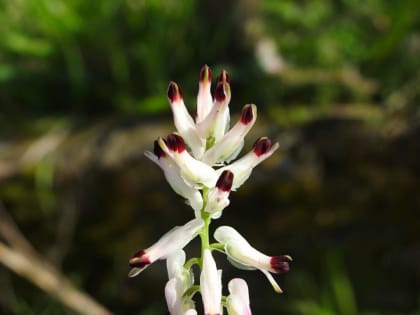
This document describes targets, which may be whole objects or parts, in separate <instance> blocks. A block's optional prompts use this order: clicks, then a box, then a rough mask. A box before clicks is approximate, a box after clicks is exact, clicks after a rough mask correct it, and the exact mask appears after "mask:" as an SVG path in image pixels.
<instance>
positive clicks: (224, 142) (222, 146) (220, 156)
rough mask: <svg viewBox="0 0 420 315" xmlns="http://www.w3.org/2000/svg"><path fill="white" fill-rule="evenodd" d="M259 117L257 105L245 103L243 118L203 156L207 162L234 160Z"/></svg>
mask: <svg viewBox="0 0 420 315" xmlns="http://www.w3.org/2000/svg"><path fill="white" fill-rule="evenodd" d="M256 119H257V107H256V106H255V105H254V104H248V105H245V107H244V109H243V111H242V116H241V119H240V120H239V121H238V122H237V123H236V124H235V126H234V127H233V128H232V129H231V130H229V132H228V133H226V134H225V135H224V136H223V138H221V140H220V141H217V142H216V143H215V145H214V146H213V147H211V148H210V149H209V150H207V151H206V152H205V153H204V155H203V158H202V161H203V162H205V163H206V164H209V165H213V164H215V163H216V162H223V161H225V160H228V159H229V160H232V159H233V158H235V157H236V156H235V154H238V153H239V150H240V148H241V147H242V146H243V141H244V137H245V135H246V134H247V133H248V132H249V130H251V128H252V126H253V125H254V123H255V121H256Z"/></svg>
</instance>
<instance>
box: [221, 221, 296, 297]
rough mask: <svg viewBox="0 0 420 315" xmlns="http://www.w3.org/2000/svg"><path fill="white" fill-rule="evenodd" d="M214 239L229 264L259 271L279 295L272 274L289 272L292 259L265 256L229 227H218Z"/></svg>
mask: <svg viewBox="0 0 420 315" xmlns="http://www.w3.org/2000/svg"><path fill="white" fill-rule="evenodd" d="M214 238H215V239H216V240H217V241H218V242H219V243H220V244H222V245H223V246H224V249H225V253H226V255H227V256H228V258H229V260H230V261H231V263H232V264H233V265H234V266H235V267H238V268H241V269H259V270H260V271H262V272H263V273H264V275H265V276H266V277H267V279H268V280H269V281H270V283H271V285H272V286H273V289H274V290H275V291H276V292H277V293H281V292H282V290H281V289H280V287H279V285H278V284H277V282H276V281H275V280H274V278H273V277H272V275H271V274H270V272H272V273H284V272H287V271H289V262H291V261H292V258H291V257H290V256H288V255H283V256H267V255H265V254H263V253H261V252H259V251H258V250H256V249H255V248H253V247H252V246H251V245H250V244H249V243H248V242H247V240H246V239H245V238H244V237H243V236H242V235H240V234H239V233H238V232H237V231H236V230H235V229H234V228H232V227H230V226H220V227H218V228H217V229H216V231H215V232H214Z"/></svg>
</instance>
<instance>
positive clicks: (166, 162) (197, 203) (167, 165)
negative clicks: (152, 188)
mask: <svg viewBox="0 0 420 315" xmlns="http://www.w3.org/2000/svg"><path fill="white" fill-rule="evenodd" d="M154 144H155V146H154V150H153V153H152V152H150V151H146V152H145V153H144V154H145V155H146V157H148V158H149V159H150V160H151V161H152V162H154V163H155V164H157V165H158V166H159V167H160V168H161V169H162V171H163V174H164V175H165V178H166V181H167V182H168V183H169V185H170V186H171V188H172V189H173V190H174V191H175V192H176V193H177V194H178V195H180V196H182V197H184V198H186V199H187V201H188V204H189V205H190V206H191V207H192V208H193V209H194V210H195V211H200V209H201V208H202V206H203V197H202V196H201V194H200V191H199V190H197V189H194V188H193V187H191V186H190V185H187V183H186V182H185V180H184V179H183V178H182V177H181V171H180V168H179V167H178V165H176V163H175V162H174V161H173V160H172V158H171V157H169V156H168V155H167V154H166V153H165V152H164V151H163V150H162V148H161V147H160V146H159V143H158V141H157V140H156V141H155V143H154Z"/></svg>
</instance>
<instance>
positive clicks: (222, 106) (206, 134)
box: [197, 81, 230, 147]
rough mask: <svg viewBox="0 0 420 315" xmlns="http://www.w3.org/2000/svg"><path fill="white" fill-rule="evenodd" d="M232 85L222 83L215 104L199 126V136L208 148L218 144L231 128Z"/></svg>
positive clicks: (217, 89) (215, 96)
mask: <svg viewBox="0 0 420 315" xmlns="http://www.w3.org/2000/svg"><path fill="white" fill-rule="evenodd" d="M229 102H230V85H229V83H228V82H226V81H220V82H218V83H217V85H216V89H215V92H214V104H213V107H212V108H211V110H210V112H209V113H208V115H207V116H206V118H205V119H204V120H202V121H201V122H200V123H199V124H197V130H198V134H199V135H200V136H201V138H203V139H205V140H206V146H207V147H208V146H212V145H213V144H214V143H217V142H218V141H219V140H220V139H221V138H222V137H223V135H224V134H225V132H226V130H227V129H228V127H229V119H230V114H229Z"/></svg>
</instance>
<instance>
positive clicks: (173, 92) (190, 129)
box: [168, 82, 204, 158]
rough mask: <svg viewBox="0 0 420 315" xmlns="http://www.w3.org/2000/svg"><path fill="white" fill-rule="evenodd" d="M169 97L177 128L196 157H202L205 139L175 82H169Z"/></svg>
mask: <svg viewBox="0 0 420 315" xmlns="http://www.w3.org/2000/svg"><path fill="white" fill-rule="evenodd" d="M168 99H169V103H170V104H171V109H172V113H173V117H174V124H175V127H176V129H177V130H178V132H179V134H180V135H181V136H182V137H183V138H184V139H185V142H186V143H187V144H188V146H189V147H190V148H191V150H192V151H193V155H194V156H195V157H196V158H200V157H201V155H202V154H203V152H204V141H203V140H202V139H201V138H200V137H199V135H198V133H197V128H196V126H195V123H194V120H193V119H192V117H191V116H190V114H189V113H188V111H187V108H186V107H185V104H184V99H183V96H182V91H181V89H180V88H179V86H178V85H177V84H176V83H175V82H171V83H169V86H168Z"/></svg>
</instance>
